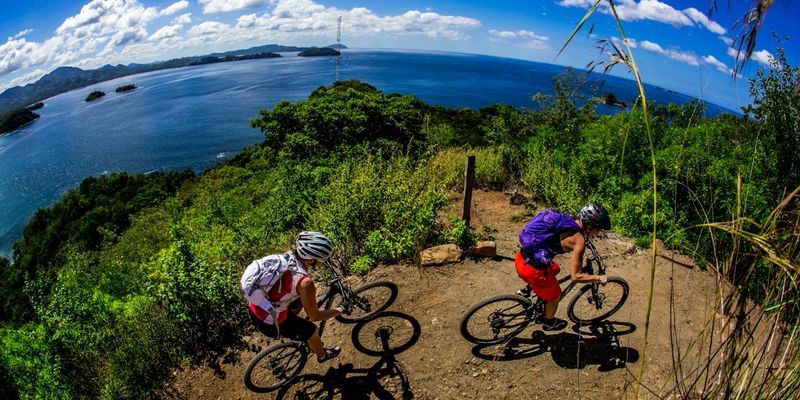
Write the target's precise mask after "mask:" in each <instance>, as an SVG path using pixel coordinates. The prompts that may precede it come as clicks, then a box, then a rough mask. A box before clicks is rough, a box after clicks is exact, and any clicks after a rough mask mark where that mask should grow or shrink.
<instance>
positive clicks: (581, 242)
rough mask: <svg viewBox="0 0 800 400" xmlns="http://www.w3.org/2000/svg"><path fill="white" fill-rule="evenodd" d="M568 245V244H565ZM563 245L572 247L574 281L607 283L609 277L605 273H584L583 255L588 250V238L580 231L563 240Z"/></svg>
mask: <svg viewBox="0 0 800 400" xmlns="http://www.w3.org/2000/svg"><path fill="white" fill-rule="evenodd" d="M565 245H566V246H565ZM562 246H564V247H565V248H567V246H569V247H571V248H572V273H571V277H572V281H573V282H578V283H593V282H599V283H603V284H605V283H606V282H607V281H608V277H607V276H605V275H592V274H586V273H583V271H582V269H583V256H584V253H585V251H586V240H585V239H584V238H583V235H582V234H581V233H580V232H576V233H575V234H573V235H572V236H570V237H568V238H566V239H565V240H564V241H563V242H562Z"/></svg>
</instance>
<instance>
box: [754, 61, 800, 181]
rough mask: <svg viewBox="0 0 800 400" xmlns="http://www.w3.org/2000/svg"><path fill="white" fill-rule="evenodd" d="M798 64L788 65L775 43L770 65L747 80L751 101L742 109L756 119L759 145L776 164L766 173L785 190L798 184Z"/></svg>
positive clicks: (799, 100)
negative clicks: (759, 136)
mask: <svg viewBox="0 0 800 400" xmlns="http://www.w3.org/2000/svg"><path fill="white" fill-rule="evenodd" d="M798 87H800V66H791V65H789V61H788V59H787V58H786V51H785V50H784V49H783V47H782V46H779V47H778V49H777V51H776V52H775V56H774V57H773V58H771V59H770V68H768V69H760V70H759V71H758V72H757V73H756V77H755V78H751V79H750V97H752V98H753V104H751V105H749V106H747V107H746V108H745V109H744V111H745V113H746V115H747V117H748V118H753V119H755V120H756V121H758V123H759V124H758V129H759V132H760V133H761V135H762V138H763V139H762V140H763V145H764V146H765V147H766V148H767V149H769V151H771V152H774V153H775V156H776V160H775V161H776V163H775V166H774V168H775V169H774V170H773V171H770V172H772V173H771V174H770V175H771V176H773V177H774V178H775V183H774V186H775V188H776V189H777V190H780V191H783V192H784V193H789V192H791V191H792V190H794V189H795V188H796V187H797V186H798V184H800V152H798V149H800V90H798V89H797V88H798Z"/></svg>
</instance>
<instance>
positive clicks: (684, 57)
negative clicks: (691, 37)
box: [639, 40, 700, 66]
mask: <svg viewBox="0 0 800 400" xmlns="http://www.w3.org/2000/svg"><path fill="white" fill-rule="evenodd" d="M639 45H640V46H641V47H642V48H643V49H645V50H648V51H652V52H654V53H658V54H661V55H663V56H665V57H668V58H671V59H673V60H675V61H680V62H682V63H686V64H689V65H694V66H698V65H700V57H698V56H697V54H694V53H693V52H688V51H681V50H680V49H678V48H672V47H670V48H666V49H665V48H663V47H661V45H659V44H658V43H653V42H651V41H649V40H642V41H641V42H639Z"/></svg>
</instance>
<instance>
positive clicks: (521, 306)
mask: <svg viewBox="0 0 800 400" xmlns="http://www.w3.org/2000/svg"><path fill="white" fill-rule="evenodd" d="M586 247H588V248H589V251H590V252H591V256H590V257H588V258H587V260H586V265H585V266H584V267H583V270H582V271H583V272H584V273H588V274H593V275H594V274H599V275H605V273H606V268H605V266H604V265H603V260H602V258H601V257H600V254H599V253H598V252H597V249H596V248H595V247H594V244H593V243H592V241H591V240H590V239H589V238H588V237H586ZM595 265H596V268H597V270H596V271H595V267H594V266H595ZM570 279H571V277H570V275H567V276H565V277H563V278H560V279H559V280H558V283H559V285H563V284H564V282H566V281H568V280H570ZM576 285H577V283H576V282H570V284H569V285H568V286H567V287H566V288H565V289H564V290H563V291H562V292H561V299H562V300H563V299H564V298H565V297H566V296H567V294H569V293H570V291H571V290H572V288H574V287H575V286H576ZM629 290H630V289H629V286H628V282H626V281H625V279H622V278H620V277H617V276H609V277H608V282H607V283H606V284H605V285H601V284H600V283H587V284H584V285H583V286H582V287H581V288H580V289H578V294H577V295H576V296H575V297H574V298H572V300H571V301H570V303H569V305H568V306H567V316H568V317H569V319H570V320H571V321H572V322H574V323H576V324H582V325H586V324H595V323H598V322H600V321H603V320H605V319H606V318H608V317H610V316H611V315H613V314H614V313H615V312H617V311H618V310H619V309H620V308H621V307H622V305H623V304H625V300H627V298H628V292H629ZM544 306H545V302H544V301H542V299H541V298H539V297H538V296H536V294H534V293H533V292H531V296H530V297H523V296H520V295H518V294H504V295H499V296H493V297H489V298H487V299H484V300H483V301H481V302H480V303H478V304H476V305H475V306H473V307H472V308H470V309H469V310H468V311H467V312H466V313H465V314H464V317H463V318H462V319H461V325H460V329H461V335H462V336H463V337H464V339H466V340H467V341H469V342H472V343H475V344H482V345H490V344H497V343H502V342H505V341H506V340H508V339H510V338H512V337H514V336H516V335H518V334H519V333H520V332H522V330H523V329H525V328H526V327H527V326H528V324H530V323H531V322H532V321H536V322H537V323H538V322H539V321H540V320H541V318H543V317H544Z"/></svg>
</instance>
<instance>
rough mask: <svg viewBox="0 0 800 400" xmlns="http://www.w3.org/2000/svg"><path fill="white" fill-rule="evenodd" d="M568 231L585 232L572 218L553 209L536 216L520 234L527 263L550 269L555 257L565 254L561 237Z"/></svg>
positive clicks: (520, 241)
mask: <svg viewBox="0 0 800 400" xmlns="http://www.w3.org/2000/svg"><path fill="white" fill-rule="evenodd" d="M568 231H579V232H583V229H581V227H580V226H579V225H578V224H576V223H575V219H574V218H573V217H572V216H570V215H567V214H564V213H562V212H559V211H557V210H554V209H552V208H550V209H547V210H544V211H542V212H540V213H539V214H536V216H535V217H533V219H532V220H531V222H528V224H527V225H525V228H523V229H522V231H521V232H520V233H519V243H520V244H521V245H522V255H523V256H524V257H525V263H526V264H529V265H532V266H534V267H536V268H540V269H543V268H547V267H549V266H550V263H551V262H552V261H553V257H555V255H556V254H560V253H563V252H564V251H563V250H562V249H561V243H560V242H559V235H561V233H563V232H568Z"/></svg>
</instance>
